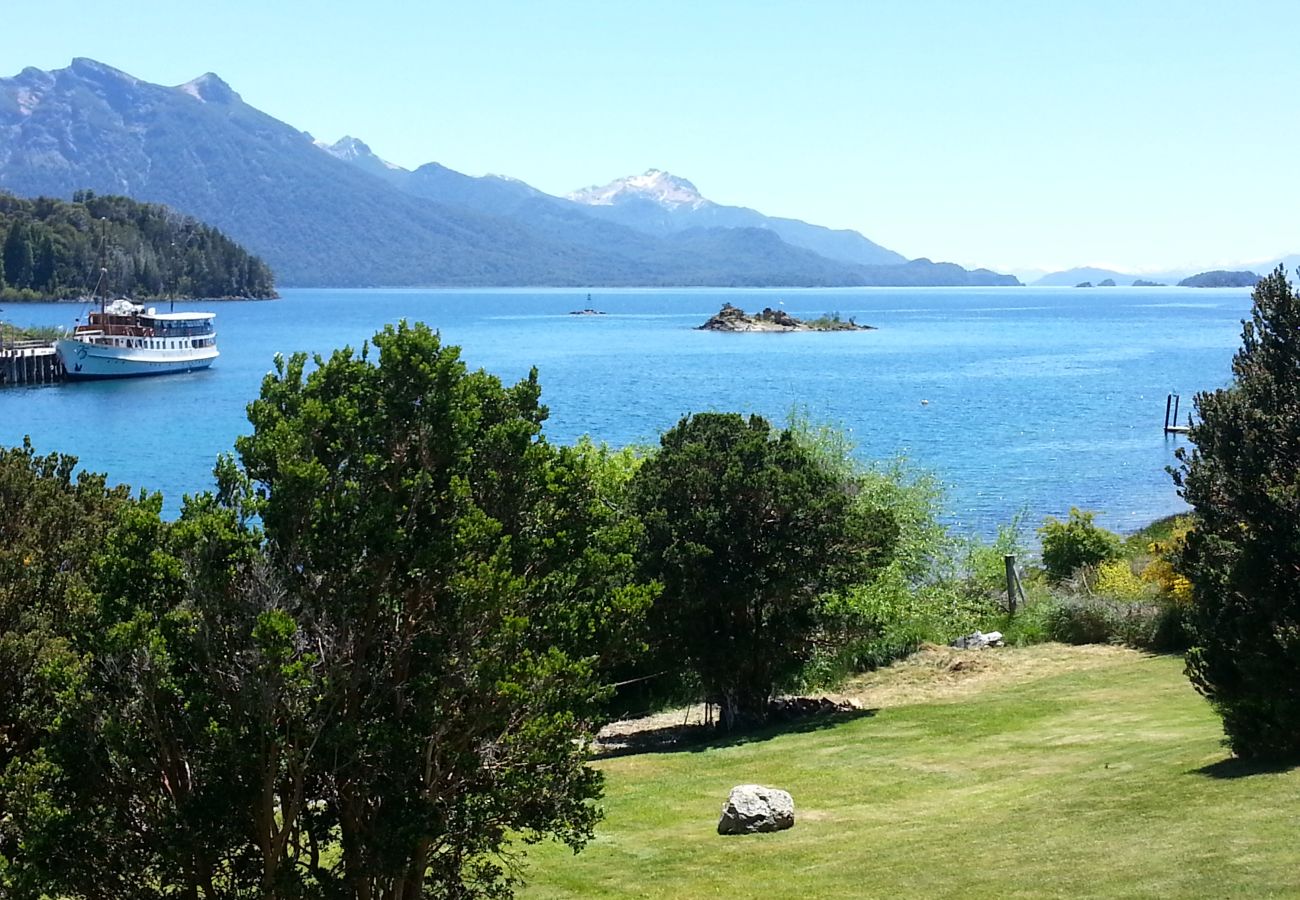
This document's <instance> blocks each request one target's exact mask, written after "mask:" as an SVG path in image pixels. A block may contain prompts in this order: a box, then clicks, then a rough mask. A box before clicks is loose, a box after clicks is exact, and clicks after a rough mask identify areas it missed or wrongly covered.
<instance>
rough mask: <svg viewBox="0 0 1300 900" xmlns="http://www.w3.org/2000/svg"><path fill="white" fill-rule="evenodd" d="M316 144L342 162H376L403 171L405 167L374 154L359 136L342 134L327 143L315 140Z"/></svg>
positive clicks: (396, 170)
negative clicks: (332, 141)
mask: <svg viewBox="0 0 1300 900" xmlns="http://www.w3.org/2000/svg"><path fill="white" fill-rule="evenodd" d="M316 146H317V147H320V148H321V149H322V150H324V151H325V152H326V153H328V154H329V155H330V156H335V157H338V158H339V159H341V160H343V161H344V162H361V163H363V164H364V163H370V164H372V165H373V164H375V163H378V164H379V165H382V166H383V167H384V168H386V169H391V170H393V171H395V172H403V171H405V169H403V168H402V167H401V166H399V165H397V164H395V163H390V162H389V161H388V160H386V159H380V158H379V157H378V156H376V155H375V152H374V151H373V150H371V149H370V145H369V144H367V143H366V142H365V141H363V140H361V139H360V138H354V137H352V135H344V136H343V137H341V138H339V139H338V140H337V141H335V142H334V143H332V144H327V143H325V142H324V141H316Z"/></svg>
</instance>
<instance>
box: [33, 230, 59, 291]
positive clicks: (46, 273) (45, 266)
mask: <svg viewBox="0 0 1300 900" xmlns="http://www.w3.org/2000/svg"><path fill="white" fill-rule="evenodd" d="M57 268H58V254H57V253H56V252H55V250H54V238H53V237H51V236H50V233H49V231H45V232H44V233H43V234H42V235H41V238H40V241H39V242H38V243H37V246H36V253H35V256H34V258H33V263H32V288H33V289H34V290H37V291H40V292H42V293H46V294H53V293H54V292H55V278H54V274H55V271H56V270H57Z"/></svg>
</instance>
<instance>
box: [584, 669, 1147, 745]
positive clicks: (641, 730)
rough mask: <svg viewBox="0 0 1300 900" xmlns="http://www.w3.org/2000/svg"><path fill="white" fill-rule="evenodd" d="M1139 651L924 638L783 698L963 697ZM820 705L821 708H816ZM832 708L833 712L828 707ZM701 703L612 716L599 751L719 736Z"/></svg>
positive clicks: (880, 704)
mask: <svg viewBox="0 0 1300 900" xmlns="http://www.w3.org/2000/svg"><path fill="white" fill-rule="evenodd" d="M1136 655H1138V653H1137V651H1134V650H1127V649H1124V648H1122V647H1111V646H1107V645H1102V644H1088V645H1084V646H1081V647H1072V646H1068V645H1065V644H1038V645H1035V646H1033V647H990V648H987V649H984V650H957V649H954V648H952V647H940V646H937V645H933V644H931V645H927V646H926V647H923V648H922V649H921V650H919V651H918V652H916V653H914V654H912V655H911V656H909V657H907V659H903V660H899V661H898V662H896V663H894V664H893V665H892V666H887V667H886V668H883V669H877V670H876V671H874V672H868V673H866V674H864V675H859V676H857V677H856V678H853V679H851V680H850V681H849V682H848V683H847V684H845V685H844V686H843V688H842V689H841V690H839V691H837V692H833V693H828V694H825V695H821V694H818V695H817V696H816V699H815V700H814V699H808V698H784V699H783V700H782V701H778V703H781V704H784V706H785V708H787V709H792V710H799V709H807V710H808V714H809V715H811V716H815V715H818V714H820V713H825V712H826V710H833V709H836V708H839V709H840V710H853V709H856V710H874V709H885V708H888V707H897V706H909V705H911V704H914V703H933V702H940V703H942V702H947V701H951V702H959V701H961V700H965V699H967V698H969V697H971V696H974V695H976V694H978V693H980V692H981V691H986V690H993V689H997V688H1001V687H1005V686H1010V685H1016V684H1025V683H1026V682H1030V681H1037V680H1038V679H1040V678H1047V677H1050V676H1053V675H1060V674H1062V673H1065V672H1077V671H1084V670H1088V669H1097V668H1101V667H1103V666H1106V665H1110V664H1113V663H1114V662H1115V660H1116V659H1117V658H1119V657H1124V656H1129V657H1132V656H1136ZM819 711H820V712H819ZM830 715H834V713H830ZM717 736H718V735H717V730H716V729H715V728H714V727H713V726H712V724H711V720H708V719H706V708H705V706H704V704H702V703H697V704H695V705H693V706H689V707H683V708H679V709H674V710H668V711H665V712H661V713H656V714H654V715H650V716H642V717H640V718H636V719H623V720H620V721H618V722H611V723H610V724H608V725H606V726H605V727H604V728H602V729H601V730H600V733H599V734H598V735H597V736H596V744H595V749H596V753H597V755H598V756H621V755H625V754H629V753H642V752H648V751H653V750H667V749H673V748H676V747H685V746H689V745H691V744H698V743H702V742H704V741H708V740H711V739H714V738H716V737H717Z"/></svg>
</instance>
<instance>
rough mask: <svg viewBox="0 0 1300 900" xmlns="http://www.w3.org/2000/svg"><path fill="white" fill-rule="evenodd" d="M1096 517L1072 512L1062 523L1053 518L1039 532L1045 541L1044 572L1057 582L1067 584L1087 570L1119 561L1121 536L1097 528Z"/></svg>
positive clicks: (1074, 510) (1091, 514) (1075, 510)
mask: <svg viewBox="0 0 1300 900" xmlns="http://www.w3.org/2000/svg"><path fill="white" fill-rule="evenodd" d="M1094 515H1095V514H1094V513H1091V512H1085V511H1082V510H1079V509H1075V508H1071V509H1070V516H1069V518H1068V519H1067V520H1066V521H1064V522H1062V521H1060V520H1058V519H1054V518H1049V519H1048V520H1047V521H1046V522H1044V523H1043V527H1042V528H1040V529H1038V533H1039V534H1040V535H1042V539H1043V568H1044V569H1045V570H1046V571H1047V576H1048V578H1049V579H1050V580H1052V581H1054V582H1061V581H1065V580H1066V579H1067V578H1069V577H1070V576H1071V575H1073V574H1074V572H1075V570H1076V569H1079V568H1081V567H1083V566H1095V565H1099V564H1100V563H1103V562H1107V561H1108V560H1113V559H1119V558H1120V555H1121V549H1120V548H1121V546H1122V542H1121V541H1120V538H1119V535H1117V534H1115V533H1114V532H1111V531H1107V530H1106V529H1104V528H1101V527H1098V526H1097V525H1095V524H1093V518H1094Z"/></svg>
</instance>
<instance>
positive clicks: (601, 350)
mask: <svg viewBox="0 0 1300 900" xmlns="http://www.w3.org/2000/svg"><path fill="white" fill-rule="evenodd" d="M284 294H285V296H284V299H283V300H280V301H278V302H272V303H265V302H264V303H256V302H249V303H239V302H234V303H220V304H189V305H183V304H177V308H178V309H180V308H181V307H182V306H187V308H210V309H215V310H216V312H217V330H218V334H219V339H218V342H219V346H220V349H221V354H222V355H221V358H220V359H219V360H218V361H217V363H216V365H215V366H214V367H213V368H212V369H211V370H209V371H206V372H196V373H192V374H189V375H177V376H167V377H162V378H158V379H140V380H127V381H112V382H95V383H82V384H63V385H54V386H47V387H29V388H8V389H3V390H0V442H3V443H6V444H13V443H17V442H19V441H21V440H22V437H23V435H25V434H29V435H31V436H32V439H33V441H34V442H35V444H36V447H37V448H38V449H39V450H41V451H47V450H60V451H63V452H68V453H73V454H76V455H77V456H79V457H80V458H81V461H82V464H83V465H84V466H86V467H87V468H90V469H93V470H97V471H104V472H107V473H108V474H109V476H110V478H111V479H112V480H114V481H123V482H127V483H129V484H132V485H134V486H143V487H148V488H149V489H151V490H161V491H162V492H163V493H164V495H165V498H166V501H167V507H168V509H169V510H171V511H175V510H176V509H177V508H178V506H179V503H180V498H181V495H182V494H183V493H186V492H191V493H192V492H194V491H196V490H202V489H205V488H207V487H209V486H210V485H211V474H210V473H211V468H212V463H213V461H214V459H215V458H216V455H217V454H218V453H220V452H222V451H225V450H229V449H230V448H231V446H232V443H233V441H234V438H235V437H236V436H237V435H239V434H242V433H244V432H245V431H246V430H247V421H246V419H245V417H244V410H245V406H246V405H247V403H248V402H249V401H250V400H251V399H252V398H253V397H254V396H256V394H257V391H258V387H259V384H260V382H261V379H262V377H263V376H264V375H265V373H266V372H267V371H268V369H269V368H270V365H271V359H272V357H273V356H274V354H275V353H277V352H286V353H288V352H292V351H295V350H307V351H317V352H328V351H329V350H331V349H332V348H335V347H338V346H342V345H344V344H352V345H353V346H359V345H360V343H361V342H362V341H363V340H365V339H366V338H367V337H368V336H369V335H371V334H373V333H374V332H375V331H376V330H378V329H379V328H381V327H382V326H383V325H384V323H386V322H393V321H396V320H397V319H399V318H403V317H405V318H408V319H411V320H423V321H425V322H428V323H429V324H430V325H431V326H433V327H435V328H437V329H440V330H441V332H442V334H443V337H444V339H445V340H446V341H449V342H451V343H455V344H460V345H461V346H462V347H463V348H464V355H465V358H466V360H467V361H468V362H469V364H470V365H472V366H475V367H483V368H486V369H488V370H489V371H491V372H494V373H496V374H498V375H500V376H501V377H502V378H505V379H508V380H513V379H518V378H520V377H523V376H524V375H525V374H527V372H528V369H529V367H530V366H533V365H536V366H537V368H538V370H539V372H540V378H541V383H542V389H543V401H544V402H545V403H546V404H547V405H548V406H549V407H550V410H551V418H550V421H549V423H548V425H547V433H548V434H549V436H550V438H551V439H552V440H555V441H563V442H567V441H571V440H573V439H574V438H576V437H578V436H579V435H581V434H584V433H586V434H591V435H592V436H593V437H595V438H597V439H599V440H604V441H607V442H609V443H611V444H615V445H618V444H625V443H629V442H651V441H654V440H655V439H656V437H657V435H658V434H659V433H660V432H661V431H663V430H664V429H666V428H669V427H671V426H672V425H673V424H674V423H675V422H676V421H677V420H678V418H679V417H680V416H682V415H683V414H685V413H687V412H692V411H701V410H740V411H745V412H751V411H752V412H757V413H761V414H764V415H767V416H769V417H772V418H773V419H775V420H778V421H783V420H784V419H785V418H786V416H787V414H788V413H789V411H790V410H791V408H792V407H793V406H794V405H796V404H802V405H804V406H805V407H806V408H807V409H808V411H809V412H810V413H811V415H812V417H813V418H814V419H819V420H825V421H831V422H836V423H839V424H841V425H842V426H844V427H845V428H847V429H848V430H850V431H851V433H852V436H853V439H854V440H855V442H856V443H857V445H858V448H859V453H860V454H861V455H862V456H863V457H864V458H875V459H888V458H891V457H894V456H897V455H900V454H902V455H905V456H906V457H907V458H908V459H909V460H910V461H911V462H912V463H914V464H916V465H918V466H922V467H924V468H927V469H929V470H930V471H932V472H934V473H935V474H936V475H937V476H938V477H939V478H940V479H941V480H942V481H943V482H944V484H945V485H946V488H947V492H948V500H947V504H946V506H947V516H948V519H949V521H951V522H952V523H953V524H954V525H955V526H956V527H957V528H958V529H960V530H963V531H976V532H981V533H985V534H987V533H990V532H991V531H992V530H994V529H995V528H996V526H997V524H998V523H1000V522H1005V521H1007V520H1008V519H1009V518H1010V517H1012V516H1013V515H1014V514H1015V513H1016V512H1017V511H1019V510H1021V509H1024V510H1026V511H1027V512H1028V514H1029V516H1030V521H1031V522H1034V523H1036V522H1038V521H1039V520H1041V519H1042V517H1043V516H1045V515H1062V514H1064V513H1065V512H1066V511H1067V510H1068V509H1069V507H1070V506H1072V505H1075V506H1082V507H1085V508H1090V509H1096V510H1100V511H1102V512H1103V513H1104V515H1103V517H1102V518H1103V520H1104V521H1105V522H1106V523H1107V524H1108V525H1109V526H1110V527H1113V528H1118V529H1133V528H1137V527H1140V526H1141V525H1143V524H1145V523H1146V522H1148V521H1150V520H1152V519H1154V518H1157V517H1159V516H1162V515H1165V514H1168V513H1170V512H1175V511H1177V510H1179V509H1182V508H1183V507H1182V503H1181V501H1180V500H1179V499H1178V496H1177V494H1176V493H1175V491H1174V488H1173V486H1172V484H1171V482H1170V479H1169V476H1168V475H1167V474H1166V472H1165V466H1167V465H1169V464H1171V463H1172V461H1173V450H1174V448H1175V447H1176V446H1178V445H1179V443H1180V442H1184V441H1185V439H1183V438H1177V437H1166V436H1165V435H1163V434H1162V432H1161V424H1162V422H1163V417H1164V403H1165V395H1166V394H1167V393H1169V392H1181V393H1182V395H1183V398H1184V409H1187V408H1188V402H1189V401H1190V398H1191V395H1192V394H1193V393H1194V392H1195V391H1197V390H1202V389H1208V388H1214V387H1218V386H1221V385H1223V384H1225V383H1226V382H1227V380H1228V379H1229V377H1230V363H1231V357H1232V353H1233V351H1234V349H1235V348H1236V347H1237V345H1238V343H1239V340H1240V330H1241V329H1240V320H1241V319H1242V317H1243V316H1245V315H1246V314H1247V313H1248V311H1249V308H1250V297H1249V292H1248V291H1246V290H1192V289H1186V288H1108V289H1095V290H1075V289H1073V288H951V289H945V288H911V289H897V288H868V289H841V290H763V291H755V290H735V291H720V290H678V291H672V290H621V291H598V290H594V291H592V294H591V300H590V301H588V300H587V297H586V294H585V292H578V291H571V290H566V291H560V290H554V291H536V290H519V291H469V292H467V291H429V290H368V291H320V290H290V291H285V292H284ZM724 300H725V301H729V302H732V303H735V304H736V305H738V306H742V307H744V308H746V309H750V310H752V309H754V308H760V307H762V306H777V305H778V304H783V306H784V308H785V309H786V310H787V311H789V312H791V313H792V314H794V315H806V316H817V315H820V314H822V313H825V312H830V311H838V312H839V313H840V314H841V315H843V316H845V317H847V316H854V317H856V319H857V321H859V322H864V323H868V324H872V325H876V326H878V327H879V330H878V331H870V332H856V333H831V334H749V335H735V334H715V333H709V332H700V331H695V330H694V328H693V326H695V325H698V324H699V323H701V322H702V321H704V319H705V318H707V317H708V316H709V315H710V314H712V313H713V312H716V311H717V309H718V307H719V306H720V305H721V304H722V302H723V301H724ZM588 305H591V306H595V307H597V308H599V309H603V310H605V312H606V313H607V315H604V316H588V317H582V316H570V315H568V314H567V313H568V311H569V310H572V309H581V308H583V307H585V306H588ZM80 312H81V310H80V309H79V308H77V307H74V306H70V305H67V304H62V305H54V304H38V305H10V306H8V307H6V308H5V309H4V311H3V313H0V315H2V316H3V318H5V319H8V320H10V321H13V322H16V323H18V324H63V323H67V324H71V322H72V320H73V319H74V318H75V317H76V316H77V315H78V314H79V313H80ZM922 400H928V401H929V403H928V404H922V402H921V401H922Z"/></svg>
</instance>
